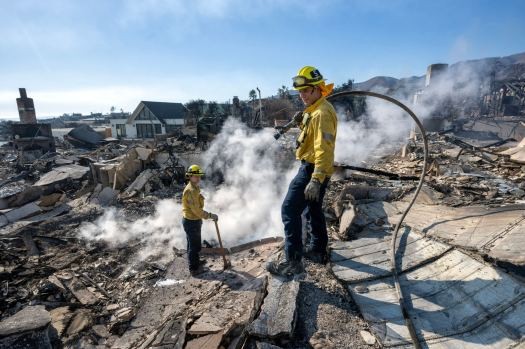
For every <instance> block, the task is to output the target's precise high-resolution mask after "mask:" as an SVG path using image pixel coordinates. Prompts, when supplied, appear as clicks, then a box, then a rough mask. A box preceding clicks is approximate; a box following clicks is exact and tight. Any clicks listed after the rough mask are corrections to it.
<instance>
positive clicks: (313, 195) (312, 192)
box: [304, 179, 321, 201]
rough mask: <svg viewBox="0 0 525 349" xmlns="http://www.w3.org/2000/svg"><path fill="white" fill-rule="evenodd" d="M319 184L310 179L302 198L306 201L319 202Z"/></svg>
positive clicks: (315, 180)
mask: <svg viewBox="0 0 525 349" xmlns="http://www.w3.org/2000/svg"><path fill="white" fill-rule="evenodd" d="M320 193H321V183H320V182H319V181H318V180H317V179H311V180H310V183H308V185H307V186H306V189H305V190H304V196H305V198H306V200H308V201H319V195H320Z"/></svg>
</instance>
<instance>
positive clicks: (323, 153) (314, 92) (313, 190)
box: [267, 66, 337, 276]
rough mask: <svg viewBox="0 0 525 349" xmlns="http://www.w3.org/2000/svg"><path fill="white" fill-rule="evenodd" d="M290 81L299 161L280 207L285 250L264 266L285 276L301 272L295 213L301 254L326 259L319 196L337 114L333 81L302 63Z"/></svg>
mask: <svg viewBox="0 0 525 349" xmlns="http://www.w3.org/2000/svg"><path fill="white" fill-rule="evenodd" d="M293 87H294V88H295V89H296V90H299V95H300V97H301V100H302V101H303V103H304V105H305V107H306V108H305V109H304V111H303V112H299V113H296V114H295V116H294V119H295V121H296V123H297V125H298V126H299V128H300V129H301V134H300V136H299V138H298V139H297V151H296V157H297V160H300V161H301V166H300V168H299V172H298V173H297V175H296V176H295V177H294V179H293V180H292V182H291V183H290V186H289V187H288V193H287V194H286V197H285V199H284V202H283V204H282V207H281V216H282V220H283V224H284V232H285V255H286V258H285V259H283V260H281V261H275V262H270V263H268V264H267V269H268V271H270V272H271V273H273V274H277V275H283V276H290V275H293V274H298V273H302V272H303V270H304V268H303V265H302V257H303V241H302V235H303V234H302V220H301V215H302V213H303V212H305V213H306V217H307V218H308V220H309V221H310V226H311V240H310V241H309V244H308V246H306V251H305V253H304V256H305V257H306V258H310V259H311V260H312V261H314V262H318V263H325V262H326V259H327V252H326V249H327V244H328V234H327V230H326V221H325V217H324V214H323V210H322V204H323V197H324V194H325V191H326V187H327V185H328V181H329V179H330V176H331V175H332V173H333V171H334V167H333V163H334V151H335V138H336V135H337V115H336V112H335V109H334V107H333V106H332V105H331V104H330V103H329V102H328V101H327V100H326V97H327V96H328V95H329V94H330V93H331V92H332V89H333V84H329V85H327V84H326V83H325V80H324V79H323V76H322V75H321V73H320V72H319V70H317V69H316V68H314V67H311V66H306V67H304V68H302V69H301V70H299V72H298V74H297V76H295V77H294V78H293Z"/></svg>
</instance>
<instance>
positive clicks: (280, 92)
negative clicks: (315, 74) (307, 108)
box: [277, 85, 290, 99]
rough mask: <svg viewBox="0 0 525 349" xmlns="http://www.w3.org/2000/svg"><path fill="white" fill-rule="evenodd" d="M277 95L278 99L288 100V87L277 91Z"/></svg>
mask: <svg viewBox="0 0 525 349" xmlns="http://www.w3.org/2000/svg"><path fill="white" fill-rule="evenodd" d="M277 95H278V96H279V98H282V99H289V98H290V90H289V89H288V87H286V86H284V85H283V86H281V87H280V88H279V89H278V90H277Z"/></svg>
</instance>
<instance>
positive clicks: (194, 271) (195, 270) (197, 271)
mask: <svg viewBox="0 0 525 349" xmlns="http://www.w3.org/2000/svg"><path fill="white" fill-rule="evenodd" d="M204 272H205V270H204V268H203V267H202V265H199V266H198V267H197V268H191V269H190V274H191V276H197V275H200V274H202V273H204Z"/></svg>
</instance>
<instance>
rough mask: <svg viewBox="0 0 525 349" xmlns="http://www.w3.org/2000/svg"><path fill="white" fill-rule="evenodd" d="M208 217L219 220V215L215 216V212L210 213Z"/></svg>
mask: <svg viewBox="0 0 525 349" xmlns="http://www.w3.org/2000/svg"><path fill="white" fill-rule="evenodd" d="M210 219H211V220H212V221H215V222H217V221H218V220H219V216H217V215H216V214H215V213H210Z"/></svg>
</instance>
